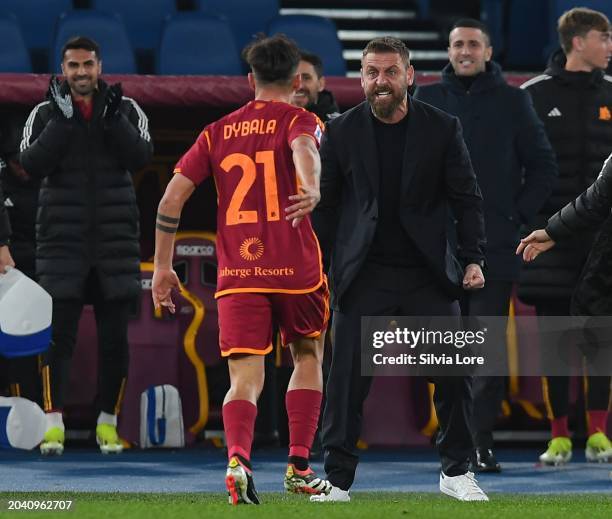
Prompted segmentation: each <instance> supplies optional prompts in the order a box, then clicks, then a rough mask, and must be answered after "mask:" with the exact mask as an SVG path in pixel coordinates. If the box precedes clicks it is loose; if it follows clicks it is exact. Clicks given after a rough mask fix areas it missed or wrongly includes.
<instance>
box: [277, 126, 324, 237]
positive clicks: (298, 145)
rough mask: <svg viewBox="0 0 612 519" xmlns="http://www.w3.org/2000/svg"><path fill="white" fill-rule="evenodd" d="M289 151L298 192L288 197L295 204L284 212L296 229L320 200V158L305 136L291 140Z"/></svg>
mask: <svg viewBox="0 0 612 519" xmlns="http://www.w3.org/2000/svg"><path fill="white" fill-rule="evenodd" d="M291 150H292V151H293V163H294V164H295V171H296V173H297V177H298V180H299V184H300V186H299V191H300V192H299V193H298V194H296V195H292V196H290V197H289V200H291V201H292V202H295V203H294V204H293V205H291V206H289V207H287V208H286V209H285V211H286V213H287V216H286V218H287V220H291V225H292V226H293V227H297V226H298V225H299V223H300V222H301V221H302V219H303V218H304V216H306V215H307V214H310V213H312V211H313V210H314V208H315V207H316V206H317V204H318V203H319V200H320V199H321V194H320V192H319V182H320V178H321V158H320V157H319V150H317V146H316V145H315V142H314V140H313V139H312V138H311V137H309V136H307V135H300V136H299V137H296V138H295V139H293V141H291Z"/></svg>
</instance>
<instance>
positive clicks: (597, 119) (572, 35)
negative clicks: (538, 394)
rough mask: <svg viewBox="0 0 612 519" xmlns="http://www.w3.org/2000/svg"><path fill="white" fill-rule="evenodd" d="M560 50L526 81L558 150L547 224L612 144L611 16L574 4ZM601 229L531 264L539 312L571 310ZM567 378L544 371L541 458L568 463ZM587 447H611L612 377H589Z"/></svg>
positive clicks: (529, 294)
mask: <svg viewBox="0 0 612 519" xmlns="http://www.w3.org/2000/svg"><path fill="white" fill-rule="evenodd" d="M558 33H559V42H560V43H561V47H562V50H563V53H562V54H557V55H555V56H554V58H553V60H552V61H551V63H550V66H549V68H548V69H546V71H545V73H544V74H542V75H540V76H537V77H535V78H533V79H531V80H529V81H527V82H526V83H524V84H523V85H522V88H524V89H525V90H527V91H528V92H529V93H530V94H531V96H532V98H533V102H534V106H535V109H536V111H537V113H538V116H539V117H540V119H542V121H543V122H544V126H545V128H546V133H547V134H548V138H549V140H550V143H551V144H552V146H553V149H554V151H555V153H556V158H557V164H558V169H559V178H558V181H557V182H556V183H555V185H554V187H553V191H552V195H551V196H550V198H548V200H547V201H546V203H545V204H544V205H543V207H542V208H541V210H540V211H539V213H538V216H537V218H536V220H535V225H534V227H532V228H544V227H545V226H546V222H547V220H548V218H550V217H551V216H552V215H553V214H555V213H556V212H557V211H558V210H559V209H561V208H562V207H563V206H565V205H566V204H567V203H569V202H570V201H572V200H574V199H575V198H576V197H577V196H578V195H579V194H580V193H582V192H583V191H584V190H585V189H586V188H587V187H588V186H590V185H591V184H592V183H593V182H594V180H595V179H596V178H597V175H598V173H599V171H600V169H601V164H602V162H603V161H604V160H605V159H606V158H607V157H608V155H609V154H610V149H611V147H612V77H610V76H606V75H605V74H604V71H605V70H606V68H607V67H608V65H609V63H610V58H611V57H612V40H611V39H610V21H609V20H608V18H607V17H606V16H605V15H604V14H603V13H600V12H597V11H593V10H591V9H586V8H575V9H572V10H570V11H568V12H566V13H564V14H563V15H562V16H561V17H560V18H559V21H558ZM594 233H595V230H594V229H591V230H590V231H585V232H583V233H580V234H576V235H573V236H572V238H571V239H568V240H566V241H564V242H563V243H560V244H559V246H558V247H555V248H554V249H553V250H552V251H551V252H550V253H549V254H546V255H545V256H543V257H542V258H539V259H538V260H537V261H535V262H533V263H529V264H527V265H526V266H525V267H524V268H523V270H522V272H521V279H520V285H519V291H518V294H519V297H520V298H521V299H522V300H523V301H524V302H526V303H528V304H533V305H534V306H535V308H536V312H537V314H538V316H567V315H570V302H571V297H572V293H573V291H574V287H575V286H576V284H577V282H578V280H579V276H580V273H581V271H582V270H583V267H584V264H585V260H586V258H587V255H588V253H589V250H591V247H592V244H593V239H594ZM569 382H570V380H569V377H544V378H543V392H544V398H545V400H546V403H547V411H548V417H549V419H550V421H551V429H552V440H551V441H550V442H549V444H548V449H547V450H546V451H545V452H544V453H543V454H542V455H541V456H540V461H541V462H542V463H546V464H560V463H565V462H568V461H569V460H570V459H571V457H572V441H571V439H570V432H569V426H568V413H569ZM585 386H586V387H587V391H586V395H585V400H586V409H587V427H588V439H587V451H589V450H590V451H597V452H600V451H602V449H603V450H604V451H605V450H606V449H607V448H608V446H609V445H610V442H609V440H608V438H607V437H606V436H605V434H603V433H602V431H604V430H605V425H606V421H607V410H608V405H609V395H610V380H609V379H608V378H606V377H588V381H587V384H585Z"/></svg>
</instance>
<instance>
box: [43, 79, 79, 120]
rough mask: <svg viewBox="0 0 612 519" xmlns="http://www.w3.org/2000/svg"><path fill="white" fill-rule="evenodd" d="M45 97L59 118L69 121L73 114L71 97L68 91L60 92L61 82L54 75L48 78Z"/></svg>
mask: <svg viewBox="0 0 612 519" xmlns="http://www.w3.org/2000/svg"><path fill="white" fill-rule="evenodd" d="M47 99H48V100H49V101H50V102H51V105H52V106H53V111H54V112H55V113H56V114H58V116H59V117H60V119H63V120H64V121H71V120H72V116H73V115H74V108H73V106H72V97H71V96H70V93H67V94H64V95H62V94H61V83H60V82H59V80H58V79H57V77H55V76H51V79H50V80H49V90H47Z"/></svg>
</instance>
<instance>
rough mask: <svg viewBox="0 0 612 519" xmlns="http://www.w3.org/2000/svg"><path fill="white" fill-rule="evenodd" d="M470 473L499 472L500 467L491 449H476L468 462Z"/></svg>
mask: <svg viewBox="0 0 612 519" xmlns="http://www.w3.org/2000/svg"><path fill="white" fill-rule="evenodd" d="M470 471H471V472H501V465H500V464H499V463H498V462H497V460H496V459H495V455H494V454H493V451H492V450H491V449H476V451H475V452H474V454H473V457H472V460H471V461H470Z"/></svg>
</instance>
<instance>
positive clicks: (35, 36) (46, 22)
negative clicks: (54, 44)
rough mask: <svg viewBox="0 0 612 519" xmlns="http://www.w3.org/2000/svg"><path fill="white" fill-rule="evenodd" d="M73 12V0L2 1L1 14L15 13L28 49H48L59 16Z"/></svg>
mask: <svg viewBox="0 0 612 519" xmlns="http://www.w3.org/2000/svg"><path fill="white" fill-rule="evenodd" d="M70 10H72V0H2V4H1V7H0V12H2V13H4V12H8V13H13V14H14V15H15V16H16V17H17V19H18V20H19V23H20V25H21V28H22V31H23V36H24V38H25V42H26V45H27V47H28V49H48V48H49V45H50V44H51V40H52V37H53V28H54V26H55V20H57V18H58V16H59V15H60V14H61V13H63V12H66V11H70Z"/></svg>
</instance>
